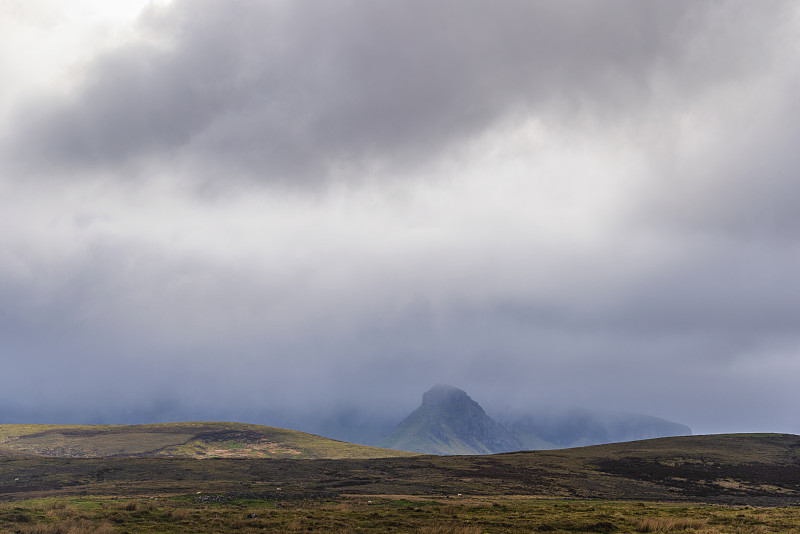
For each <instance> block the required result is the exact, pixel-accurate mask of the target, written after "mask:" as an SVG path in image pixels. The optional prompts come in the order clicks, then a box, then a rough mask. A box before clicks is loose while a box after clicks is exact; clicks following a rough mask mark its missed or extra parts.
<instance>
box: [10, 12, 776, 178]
mask: <svg viewBox="0 0 800 534" xmlns="http://www.w3.org/2000/svg"><path fill="white" fill-rule="evenodd" d="M716 9H718V6H717V4H708V3H697V2H689V1H668V2H667V1H663V2H650V3H642V2H636V1H631V0H615V1H611V2H603V3H597V2H590V1H582V2H573V3H571V4H570V5H569V6H568V7H565V6H564V5H563V4H562V3H559V2H542V1H539V2H526V1H516V0H501V1H498V2H491V3H489V2H481V1H477V0H467V1H462V0H459V1H451V0H437V1H434V2H430V1H421V0H419V1H416V0H415V1H412V2H390V1H377V2H355V1H347V2H337V3H335V4H331V3H313V2H287V1H279V2H245V1H232V2H231V1H227V2H222V1H219V0H202V1H191V2H190V1H176V2H174V3H173V4H172V6H170V7H168V8H158V9H157V8H153V9H151V11H150V12H148V13H146V14H145V15H143V16H142V18H141V21H140V30H141V32H142V35H144V36H145V37H143V38H142V40H140V41H137V42H135V43H131V44H128V45H126V46H124V47H121V48H119V49H117V50H112V51H107V52H104V53H101V54H100V55H99V58H98V59H97V60H96V61H95V62H94V63H93V64H91V65H90V66H88V67H87V70H86V72H85V74H84V79H83V81H81V82H79V83H78V85H77V86H76V87H75V88H74V90H73V91H72V92H71V94H69V95H68V96H66V97H62V98H58V99H56V100H55V101H54V102H49V101H46V100H45V101H37V102H35V103H33V104H31V105H29V106H28V107H27V108H26V109H25V112H24V114H23V115H21V116H20V117H19V119H18V121H17V126H16V128H17V130H18V132H17V134H15V138H16V139H17V141H16V142H15V143H14V145H13V148H14V151H15V152H17V153H23V154H26V155H27V158H28V160H29V161H32V162H35V164H36V165H44V166H46V167H50V168H54V169H58V170H59V171H63V170H64V169H65V168H78V169H81V168H84V169H85V168H100V169H102V168H106V167H114V168H115V169H116V173H119V170H120V165H122V164H125V163H129V164H135V165H134V166H142V165H146V164H147V163H146V162H152V161H159V162H162V163H163V162H169V163H170V164H172V165H178V166H180V165H183V167H181V168H185V166H186V165H188V166H189V168H190V169H191V171H192V172H195V173H197V174H198V175H202V174H203V173H204V171H205V173H206V174H208V175H212V176H214V175H217V176H220V175H221V176H224V177H225V179H230V178H231V177H233V176H241V175H245V176H250V177H255V178H257V179H261V180H266V181H269V182H284V183H301V182H307V181H312V182H313V181H320V180H324V179H326V178H328V177H329V176H330V174H331V173H332V172H335V171H336V170H337V169H341V168H349V167H355V168H361V169H362V170H364V171H365V172H366V170H368V169H369V168H371V166H372V165H376V164H377V165H390V166H397V165H401V166H405V165H412V166H414V165H417V164H419V163H422V162H424V161H426V160H427V159H428V158H430V157H432V156H434V155H438V154H440V153H441V151H442V150H443V149H446V148H447V147H448V146H451V145H452V144H454V143H458V142H459V141H462V140H464V139H468V138H470V137H471V136H473V135H476V134H478V133H480V132H481V131H483V130H485V129H486V128H488V127H490V126H492V125H493V124H495V123H496V122H497V121H499V120H501V119H503V118H504V117H507V116H508V115H509V114H519V113H522V114H523V115H525V114H530V113H533V114H543V115H546V114H548V113H552V112H553V110H555V109H560V110H561V111H560V112H559V115H560V116H563V114H564V113H566V114H567V116H569V115H570V114H572V115H575V114H577V115H578V116H579V115H582V114H585V113H590V114H595V113H601V114H604V115H605V116H606V117H607V118H611V117H614V120H620V119H621V115H620V114H624V113H625V112H626V110H628V109H630V108H631V107H633V108H636V107H637V106H641V105H642V104H643V103H645V102H646V101H647V100H648V98H650V92H651V90H652V85H653V83H654V79H656V78H657V77H658V76H657V75H659V73H660V76H661V77H662V78H663V77H664V76H669V75H670V74H671V73H674V72H675V70H680V69H681V68H683V67H682V66H681V65H683V64H684V63H685V62H686V61H687V60H686V57H685V56H687V55H688V50H690V49H691V46H692V43H693V40H696V39H699V38H701V37H700V36H699V35H697V34H696V33H693V32H699V31H704V30H705V26H704V21H706V20H707V19H710V18H712V17H713V16H714V13H715V12H716V11H715V10H716ZM755 18H757V19H766V18H768V17H765V16H761V17H755ZM771 22H773V21H771V20H767V21H766V22H763V23H762V25H763V24H769V23H771ZM726 44H728V45H731V46H732V47H733V50H732V51H734V50H736V42H735V41H733V42H727V41H726ZM702 66H705V65H702ZM696 70H698V71H699V70H700V69H696ZM721 70H723V71H724V69H721ZM716 76H722V75H720V74H719V73H717V74H716ZM723 77H724V76H723ZM701 85H702V83H701ZM562 118H563V117H562Z"/></svg>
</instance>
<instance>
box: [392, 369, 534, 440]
mask: <svg viewBox="0 0 800 534" xmlns="http://www.w3.org/2000/svg"><path fill="white" fill-rule="evenodd" d="M380 446H381V447H386V448H390V449H398V450H405V451H412V452H422V453H427V454H494V453H500V452H509V451H516V450H521V449H524V448H525V447H524V445H523V444H522V443H521V442H520V441H519V440H517V439H516V438H515V437H514V436H513V435H511V433H510V432H509V431H508V430H506V429H505V428H504V427H503V426H502V425H501V424H500V423H498V422H497V421H495V420H494V419H492V418H491V417H489V416H488V415H486V412H484V411H483V408H481V407H480V405H479V404H478V403H477V402H475V401H474V400H472V399H471V398H470V397H469V395H467V394H466V392H464V391H462V390H460V389H458V388H456V387H453V386H445V385H437V386H434V387H433V388H431V389H430V390H429V391H427V392H426V393H425V394H424V395H423V396H422V405H421V406H420V407H419V408H417V409H416V410H414V411H413V412H412V413H411V415H409V416H408V417H407V418H406V419H405V420H403V422H401V423H400V424H399V425H398V426H397V428H396V429H395V430H394V431H393V432H392V433H391V434H389V435H388V436H387V437H386V438H384V439H383V440H382V441H381V442H380Z"/></svg>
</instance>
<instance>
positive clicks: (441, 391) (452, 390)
mask: <svg viewBox="0 0 800 534" xmlns="http://www.w3.org/2000/svg"><path fill="white" fill-rule="evenodd" d="M422 404H428V405H431V406H436V407H440V408H443V409H450V410H452V409H458V408H459V407H461V408H473V409H474V408H477V409H479V410H480V411H483V408H481V407H480V405H478V403H477V402H475V401H474V400H472V399H471V398H470V397H469V395H467V392H466V391H464V390H463V389H458V388H457V387H454V386H448V385H445V384H436V385H435V386H433V387H432V388H431V389H429V390H428V391H426V392H425V393H423V395H422Z"/></svg>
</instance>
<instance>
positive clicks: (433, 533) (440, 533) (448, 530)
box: [418, 524, 483, 534]
mask: <svg viewBox="0 0 800 534" xmlns="http://www.w3.org/2000/svg"><path fill="white" fill-rule="evenodd" d="M418 532H419V534H481V533H482V532H483V530H482V529H481V528H480V527H477V526H475V525H451V524H439V525H429V526H425V527H422V528H420V529H419V531H418Z"/></svg>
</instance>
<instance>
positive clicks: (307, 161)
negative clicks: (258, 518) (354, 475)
mask: <svg viewBox="0 0 800 534" xmlns="http://www.w3.org/2000/svg"><path fill="white" fill-rule="evenodd" d="M0 79H2V86H1V87H0V227H1V228H2V230H0V358H1V359H2V374H0V417H2V418H4V419H5V421H0V422H19V420H35V421H36V422H48V421H49V422H111V423H113V422H131V421H140V420H142V422H143V420H148V419H149V420H156V419H157V420H181V419H229V420H243V421H250V422H260V423H267V424H269V423H270V422H271V421H270V420H269V417H270V416H269V414H271V413H273V414H274V413H277V412H281V411H285V412H286V413H288V412H289V411H308V412H315V413H317V414H325V413H329V412H333V411H335V410H337V409H339V408H347V407H359V408H360V409H364V410H373V411H376V412H381V411H386V412H392V413H402V412H404V411H410V410H411V409H413V408H414V407H415V406H416V405H417V404H418V403H419V402H420V398H421V394H422V392H424V391H425V390H426V389H428V388H429V387H430V386H431V385H433V384H435V383H438V382H442V383H449V384H453V385H456V386H459V387H461V388H463V389H465V390H466V391H467V392H468V393H469V394H470V395H471V396H472V397H473V398H474V399H475V400H477V401H478V402H480V403H481V404H482V405H484V406H485V407H486V406H496V407H515V408H518V409H528V408H531V409H534V408H537V407H542V406H578V407H590V408H604V409H611V410H623V411H631V412H641V413H647V414H651V415H657V416H660V417H664V418H667V419H671V420H674V421H677V422H681V423H685V424H688V425H690V426H691V427H692V429H693V430H694V431H695V432H696V433H709V432H727V431H778V432H794V433H800V415H798V411H797V406H798V401H800V393H798V391H800V388H798V387H797V381H798V378H800V283H798V273H800V175H798V169H800V150H798V143H800V98H798V96H797V95H800V6H798V3H797V2H794V1H791V0H787V1H780V0H763V1H759V2H752V1H749V0H740V1H701V0H686V1H682V0H654V1H649V2H641V1H639V0H604V1H597V0H571V1H568V2H565V1H562V0H552V1H533V0H491V1H489V0H402V1H400V0H394V1H388V0H361V1H355V0H339V1H335V2H324V1H316V2H314V1H307V0H263V1H254V0H173V1H172V2H167V1H164V0H162V1H155V2H148V1H146V0H126V1H116V0H115V1H114V2H108V1H106V0H75V1H72V2H62V1H60V0H0ZM281 422H283V421H281Z"/></svg>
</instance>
